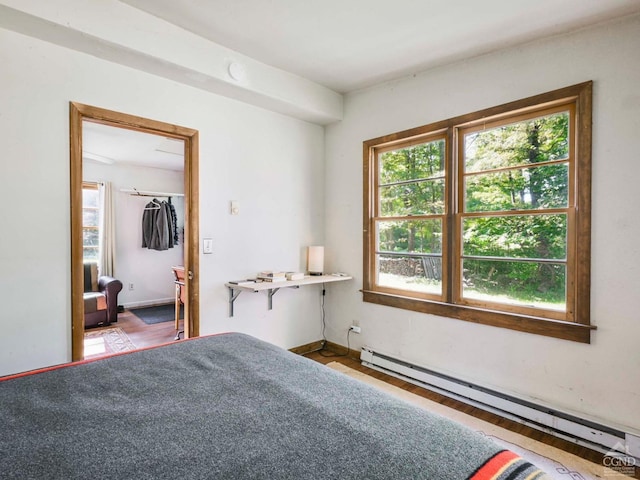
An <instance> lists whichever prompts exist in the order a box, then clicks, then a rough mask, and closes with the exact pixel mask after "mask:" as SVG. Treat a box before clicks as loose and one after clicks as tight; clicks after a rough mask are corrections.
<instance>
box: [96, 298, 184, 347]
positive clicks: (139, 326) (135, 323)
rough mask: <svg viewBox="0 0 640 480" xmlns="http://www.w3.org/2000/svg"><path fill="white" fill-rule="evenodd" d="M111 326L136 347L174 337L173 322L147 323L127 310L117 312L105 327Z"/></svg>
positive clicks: (158, 342) (165, 340)
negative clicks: (114, 318)
mask: <svg viewBox="0 0 640 480" xmlns="http://www.w3.org/2000/svg"><path fill="white" fill-rule="evenodd" d="M172 305H173V304H172ZM182 324H183V321H182V320H180V329H181V330H182ZM112 327H120V328H121V329H122V330H123V331H124V332H125V333H126V334H127V336H128V337H129V338H130V339H131V341H132V342H133V344H134V345H135V346H136V347H138V348H145V347H153V346H155V345H162V344H163V343H168V342H173V341H174V339H175V337H176V329H175V322H173V321H171V322H162V323H156V324H155V325H147V324H146V323H144V322H143V321H142V320H140V319H139V318H138V317H136V316H135V315H134V314H133V313H132V312H130V311H128V310H125V311H124V312H123V313H119V314H118V321H117V322H116V323H112V324H111V325H110V326H109V327H105V328H112ZM95 330H96V329H88V330H86V332H91V331H95ZM181 338H184V336H183V335H181ZM94 358H95V357H94Z"/></svg>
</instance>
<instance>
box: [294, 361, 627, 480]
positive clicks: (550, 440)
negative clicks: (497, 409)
mask: <svg viewBox="0 0 640 480" xmlns="http://www.w3.org/2000/svg"><path fill="white" fill-rule="evenodd" d="M342 353H343V352H342ZM357 355H358V354H357V352H353V351H351V353H350V355H349V356H344V354H342V355H341V354H338V353H336V352H333V351H331V350H321V351H316V352H312V353H308V354H305V356H306V357H307V358H310V359H312V360H315V361H317V362H319V363H322V364H325V365H326V364H327V363H330V362H339V363H341V364H343V365H345V366H347V367H349V368H352V369H354V370H358V371H360V372H363V373H366V374H367V375H370V376H372V377H374V378H377V379H379V380H383V381H385V382H387V383H389V384H391V385H394V386H396V387H399V388H402V389H403V390H406V391H408V392H411V393H413V394H415V395H419V396H421V397H424V398H427V399H429V400H432V401H434V402H438V403H441V404H443V405H446V406H447V407H450V408H454V409H456V410H459V411H461V412H464V413H466V414H468V415H472V416H474V417H477V418H479V419H481V420H484V421H486V422H490V423H492V424H494V425H498V426H500V427H502V428H505V429H507V430H511V431H513V432H516V433H519V434H521V435H525V436H527V437H529V438H532V439H534V440H537V441H539V442H542V443H546V444H547V445H551V446H553V447H556V448H559V449H561V450H564V451H566V452H569V453H572V454H574V455H577V456H578V457H581V458H584V459H586V460H589V461H591V462H594V463H595V464H597V465H602V459H603V454H601V453H599V452H596V451H594V450H591V449H588V448H586V447H582V446H580V445H576V444H574V443H571V442H568V441H566V440H562V439H560V438H557V437H554V436H552V435H549V434H547V433H544V432H540V431H539V430H535V429H533V428H531V427H527V426H526V425H522V424H520V423H517V422H514V421H512V420H508V419H506V418H502V417H500V416H498V415H495V414H493V413H490V412H486V411H484V410H480V409H479V408H476V407H473V406H470V405H467V404H465V403H462V402H460V401H458V400H454V399H451V398H448V397H445V396H443V395H440V394H439V393H435V392H432V391H429V390H426V389H424V388H422V387H418V386H416V385H414V384H412V383H409V382H406V381H404V380H401V379H399V378H396V377H392V376H390V375H386V374H384V373H382V372H379V371H377V370H373V369H371V368H368V367H365V366H364V365H362V364H361V363H360V360H359V358H358V357H357ZM636 470H640V469H636ZM636 478H640V477H639V476H638V475H636Z"/></svg>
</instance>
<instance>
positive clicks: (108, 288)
mask: <svg viewBox="0 0 640 480" xmlns="http://www.w3.org/2000/svg"><path fill="white" fill-rule="evenodd" d="M98 290H99V291H101V292H103V293H104V295H105V297H106V298H107V322H108V323H113V322H117V321H118V293H120V291H121V290H122V282H121V281H120V280H118V279H116V278H113V277H109V276H106V275H105V276H102V277H100V278H99V279H98Z"/></svg>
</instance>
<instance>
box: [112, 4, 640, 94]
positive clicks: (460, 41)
mask: <svg viewBox="0 0 640 480" xmlns="http://www.w3.org/2000/svg"><path fill="white" fill-rule="evenodd" d="M120 1H122V2H123V3H126V4H129V5H131V6H133V7H136V8H138V9H140V10H143V11H145V12H147V13H150V14H152V15H155V16H157V17H159V18H162V19H164V20H166V21H169V22H171V23H173V24H175V25H178V26H180V27H182V28H184V29H186V30H189V31H191V32H193V33H195V34H197V35H200V36H202V37H205V38H207V39H209V40H211V41H213V42H215V43H218V44H220V45H222V46H225V47H227V48H230V49H232V50H235V51H237V52H239V53H242V54H244V55H247V56H249V57H252V58H253V59H255V60H258V61H261V62H263V63H266V64H269V65H272V66H274V67H278V68H280V69H283V70H286V71H288V72H291V73H295V74H297V75H300V76H302V77H305V78H307V79H309V80H312V81H314V82H316V83H319V84H321V85H324V86H326V87H329V88H331V89H333V90H335V91H337V92H340V93H345V92H349V91H352V90H356V89H359V88H363V87H367V86H370V85H374V84H376V83H380V82H383V81H386V80H391V79H394V78H398V77H400V76H404V75H408V74H412V73H416V72H420V71H424V70H426V69H429V68H432V67H435V66H438V65H443V64H446V63H450V62H453V61H457V60H461V59H464V58H469V57H472V56H476V55H480V54H483V53H487V52H490V51H493V50H497V49H501V48H504V47H507V46H512V45H517V44H521V43H524V42H528V41H531V40H535V39H538V38H543V37H546V36H550V35H556V34H561V33H565V32H568V31H572V30H575V29H579V28H582V27H585V26H588V25H592V24H595V23H600V22H604V21H607V20H610V19H613V18H616V17H621V16H624V15H628V14H632V13H636V12H640V0H533V1H524V0H482V1H478V0H438V1H436V0H120Z"/></svg>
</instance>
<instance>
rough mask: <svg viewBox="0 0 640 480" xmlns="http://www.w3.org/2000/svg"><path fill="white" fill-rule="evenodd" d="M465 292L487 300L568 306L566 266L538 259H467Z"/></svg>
mask: <svg viewBox="0 0 640 480" xmlns="http://www.w3.org/2000/svg"><path fill="white" fill-rule="evenodd" d="M462 271H463V284H462V295H463V297H464V298H468V299H474V300H481V301H487V302H495V303H503V304H509V305H520V306H528V307H535V308H546V309H551V310H557V311H565V309H566V283H565V277H566V267H565V266H564V265H561V264H550V263H536V262H502V261H495V260H494V261H491V260H464V266H463V269H462Z"/></svg>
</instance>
